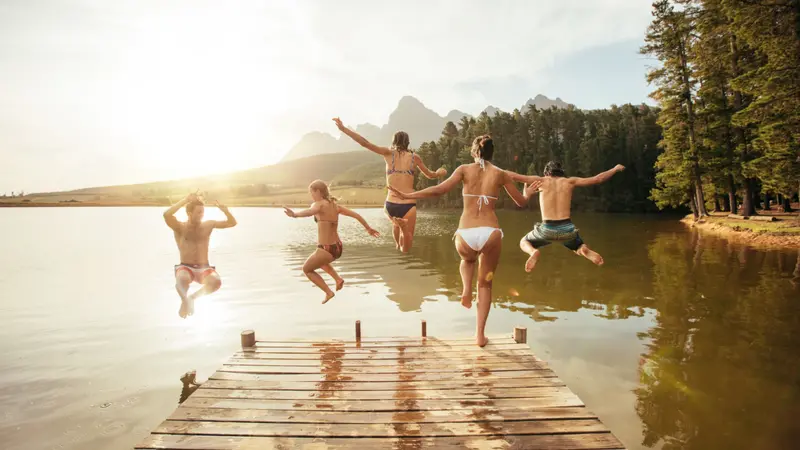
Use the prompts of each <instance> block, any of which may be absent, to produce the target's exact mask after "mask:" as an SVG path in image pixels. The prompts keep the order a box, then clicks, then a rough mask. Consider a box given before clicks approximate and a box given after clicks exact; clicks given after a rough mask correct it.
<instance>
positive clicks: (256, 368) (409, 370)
mask: <svg viewBox="0 0 800 450" xmlns="http://www.w3.org/2000/svg"><path fill="white" fill-rule="evenodd" d="M545 369H549V367H548V366H547V364H544V363H540V362H530V363H528V364H513V365H509V366H507V367H506V366H502V365H500V364H497V365H493V366H490V367H485V366H477V367H476V366H467V365H460V366H454V367H447V366H446V365H445V366H441V365H437V366H436V367H433V368H429V369H428V368H426V367H425V364H403V365H398V366H397V367H347V368H341V367H339V366H338V365H335V366H334V365H332V364H326V365H324V366H317V367H296V368H288V367H276V366H264V365H261V364H250V363H246V364H223V365H222V367H220V368H219V370H220V371H223V372H241V373H275V374H281V373H282V374H309V373H317V374H319V373H336V374H343V375H353V376H358V375H359V374H397V373H403V374H412V375H413V374H420V373H457V374H462V373H468V372H472V373H478V374H480V373H495V372H507V371H522V370H545Z"/></svg>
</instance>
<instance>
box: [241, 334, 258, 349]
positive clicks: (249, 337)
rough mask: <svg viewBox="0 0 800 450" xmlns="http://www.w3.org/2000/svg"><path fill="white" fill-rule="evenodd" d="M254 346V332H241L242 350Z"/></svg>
mask: <svg viewBox="0 0 800 450" xmlns="http://www.w3.org/2000/svg"><path fill="white" fill-rule="evenodd" d="M255 346H256V332H255V331H253V330H244V331H242V348H248V347H255Z"/></svg>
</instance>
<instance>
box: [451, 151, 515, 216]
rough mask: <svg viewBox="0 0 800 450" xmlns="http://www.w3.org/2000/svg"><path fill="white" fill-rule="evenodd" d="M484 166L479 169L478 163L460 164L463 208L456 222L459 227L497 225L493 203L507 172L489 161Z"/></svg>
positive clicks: (495, 201)
mask: <svg viewBox="0 0 800 450" xmlns="http://www.w3.org/2000/svg"><path fill="white" fill-rule="evenodd" d="M485 167H486V169H485V170H483V169H481V166H480V164H478V163H473V164H464V165H462V166H461V171H462V174H463V178H462V183H463V185H464V187H463V189H462V191H461V193H462V195H464V210H463V212H462V213H461V220H459V223H458V227H459V228H475V227H494V228H497V227H499V222H498V220H497V214H495V205H496V203H497V196H498V193H499V192H500V188H501V187H503V185H504V184H506V182H507V179H508V174H506V172H505V171H504V170H501V169H498V168H497V167H496V166H495V165H493V164H491V163H489V162H486V163H485ZM479 196H485V197H479ZM489 197H493V198H489Z"/></svg>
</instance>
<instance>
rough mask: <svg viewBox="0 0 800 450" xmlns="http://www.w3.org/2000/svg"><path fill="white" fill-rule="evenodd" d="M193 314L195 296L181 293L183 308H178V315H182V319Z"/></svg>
mask: <svg viewBox="0 0 800 450" xmlns="http://www.w3.org/2000/svg"><path fill="white" fill-rule="evenodd" d="M192 314H194V298H192V297H191V296H184V295H181V308H180V309H179V310H178V315H179V316H181V319H185V318H186V317H188V316H191V315H192Z"/></svg>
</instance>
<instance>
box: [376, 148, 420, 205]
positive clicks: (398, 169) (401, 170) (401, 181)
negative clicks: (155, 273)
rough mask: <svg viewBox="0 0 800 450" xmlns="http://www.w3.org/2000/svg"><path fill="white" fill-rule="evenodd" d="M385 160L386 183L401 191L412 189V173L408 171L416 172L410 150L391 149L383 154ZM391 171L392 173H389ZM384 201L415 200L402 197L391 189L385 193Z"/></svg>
mask: <svg viewBox="0 0 800 450" xmlns="http://www.w3.org/2000/svg"><path fill="white" fill-rule="evenodd" d="M392 158H394V168H392V164H393V163H392ZM383 160H384V161H385V162H386V184H387V185H389V186H391V187H393V188H395V189H397V190H399V191H402V192H410V191H413V190H414V175H412V174H410V173H409V171H413V172H414V173H416V172H417V170H418V169H417V168H416V167H414V164H413V161H414V154H413V153H411V152H410V151H399V150H391V153H389V154H387V155H384V156H383ZM389 172H392V173H389ZM386 201H389V202H392V203H414V202H415V200H410V199H402V198H400V197H398V196H397V195H395V194H394V193H393V192H392V191H389V193H388V194H387V195H386Z"/></svg>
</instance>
